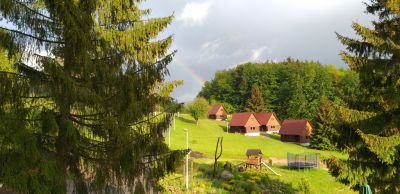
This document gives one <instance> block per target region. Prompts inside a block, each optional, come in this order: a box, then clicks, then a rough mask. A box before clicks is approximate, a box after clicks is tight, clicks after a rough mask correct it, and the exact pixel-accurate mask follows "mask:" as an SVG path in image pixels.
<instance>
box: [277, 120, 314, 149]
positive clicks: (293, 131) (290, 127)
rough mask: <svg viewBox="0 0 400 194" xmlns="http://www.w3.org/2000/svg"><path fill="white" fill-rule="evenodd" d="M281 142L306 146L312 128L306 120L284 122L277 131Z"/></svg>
mask: <svg viewBox="0 0 400 194" xmlns="http://www.w3.org/2000/svg"><path fill="white" fill-rule="evenodd" d="M279 134H281V141H283V142H291V143H298V144H305V145H308V144H309V143H310V137H311V134H312V127H311V124H310V122H308V121H307V120H285V121H283V123H282V127H281V129H280V130H279Z"/></svg>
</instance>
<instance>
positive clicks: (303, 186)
mask: <svg viewBox="0 0 400 194" xmlns="http://www.w3.org/2000/svg"><path fill="white" fill-rule="evenodd" d="M310 187H311V186H310V181H308V179H306V178H304V177H303V178H301V179H300V182H299V193H300V194H308V193H311V189H310Z"/></svg>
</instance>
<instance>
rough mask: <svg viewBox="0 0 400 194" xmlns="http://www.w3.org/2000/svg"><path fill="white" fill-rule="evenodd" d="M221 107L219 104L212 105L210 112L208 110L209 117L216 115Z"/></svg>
mask: <svg viewBox="0 0 400 194" xmlns="http://www.w3.org/2000/svg"><path fill="white" fill-rule="evenodd" d="M221 107H222V105H220V104H214V105H212V106H211V108H210V110H208V114H209V115H215V114H217V112H218V110H219V109H220V108H221Z"/></svg>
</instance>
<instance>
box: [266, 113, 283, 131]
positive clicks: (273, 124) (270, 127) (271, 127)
mask: <svg viewBox="0 0 400 194" xmlns="http://www.w3.org/2000/svg"><path fill="white" fill-rule="evenodd" d="M279 129H281V124H279V121H278V118H276V117H275V116H274V115H272V116H271V118H269V120H268V122H267V126H266V131H268V132H278V131H279Z"/></svg>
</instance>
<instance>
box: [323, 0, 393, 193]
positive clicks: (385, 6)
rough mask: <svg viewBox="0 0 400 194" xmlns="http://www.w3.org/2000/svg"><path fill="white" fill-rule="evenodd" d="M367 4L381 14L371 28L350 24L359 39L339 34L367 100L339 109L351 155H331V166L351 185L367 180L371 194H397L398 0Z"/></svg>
mask: <svg viewBox="0 0 400 194" xmlns="http://www.w3.org/2000/svg"><path fill="white" fill-rule="evenodd" d="M366 7H367V12H368V13H371V14H375V15H377V16H379V19H378V20H377V21H375V22H373V28H367V27H364V26H361V25H360V24H358V23H354V24H353V28H354V30H355V31H356V33H357V34H358V35H360V36H361V39H351V38H347V37H344V36H341V35H338V38H339V40H340V41H341V42H342V43H343V44H344V45H346V46H347V50H348V52H342V53H341V55H342V57H343V59H344V61H345V62H346V63H347V64H348V65H349V66H350V68H351V69H352V70H354V71H356V72H358V73H359V76H360V83H361V85H362V87H363V88H365V89H366V95H365V96H366V97H367V100H368V101H367V102H368V103H366V104H369V105H368V106H364V109H359V110H351V109H345V108H340V109H339V112H338V116H340V117H341V119H339V121H338V125H339V126H340V128H341V130H339V131H338V132H339V134H340V135H341V137H340V141H338V142H337V143H338V144H339V145H341V147H342V148H343V149H345V150H346V151H347V152H348V153H349V158H348V159H347V160H339V159H332V160H331V162H330V170H331V172H332V174H333V175H335V176H337V177H338V178H339V179H340V180H342V181H344V182H346V183H348V184H350V185H352V186H357V185H361V184H366V183H367V184H369V185H370V186H371V187H372V188H373V189H374V190H375V193H400V1H399V0H372V1H371V2H370V3H369V4H366ZM359 100H360V101H361V100H363V99H359ZM359 103H363V102H362V101H361V102H359Z"/></svg>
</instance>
